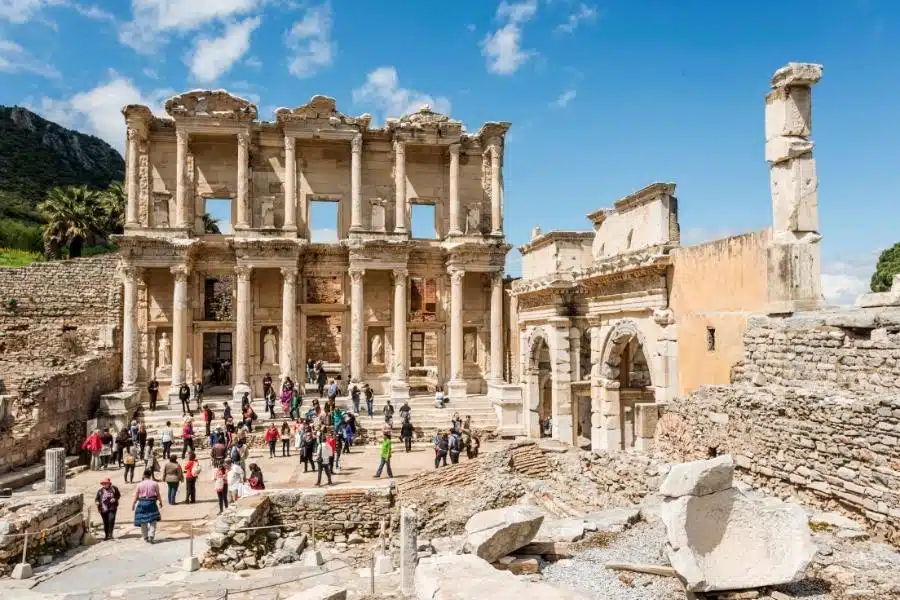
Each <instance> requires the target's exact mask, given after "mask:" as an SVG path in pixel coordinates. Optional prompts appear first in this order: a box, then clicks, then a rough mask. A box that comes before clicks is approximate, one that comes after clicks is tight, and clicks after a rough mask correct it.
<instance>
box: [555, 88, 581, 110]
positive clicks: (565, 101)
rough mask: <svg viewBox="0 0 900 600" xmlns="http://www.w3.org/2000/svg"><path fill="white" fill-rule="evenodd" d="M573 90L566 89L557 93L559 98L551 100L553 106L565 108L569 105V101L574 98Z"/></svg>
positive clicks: (574, 92)
mask: <svg viewBox="0 0 900 600" xmlns="http://www.w3.org/2000/svg"><path fill="white" fill-rule="evenodd" d="M575 94H576V91H575V90H566V91H565V92H563V93H562V94H560V95H559V98H557V99H556V100H554V101H553V106H555V107H556V108H565V107H567V106H568V105H569V102H571V101H572V100H574V99H575Z"/></svg>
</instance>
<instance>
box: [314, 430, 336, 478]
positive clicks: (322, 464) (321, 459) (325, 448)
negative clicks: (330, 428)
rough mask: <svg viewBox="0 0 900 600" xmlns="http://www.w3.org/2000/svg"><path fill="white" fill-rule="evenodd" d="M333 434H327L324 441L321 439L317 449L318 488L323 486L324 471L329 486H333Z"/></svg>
mask: <svg viewBox="0 0 900 600" xmlns="http://www.w3.org/2000/svg"><path fill="white" fill-rule="evenodd" d="M331 443H332V440H331V434H330V433H327V434H325V437H324V439H323V438H320V439H319V444H318V446H317V447H316V450H315V455H316V462H317V463H318V464H319V468H318V471H319V477H318V478H317V479H316V487H319V486H320V485H322V471H324V472H325V475H327V476H328V485H332V482H331V464H332V461H334V447H333V446H332V445H331Z"/></svg>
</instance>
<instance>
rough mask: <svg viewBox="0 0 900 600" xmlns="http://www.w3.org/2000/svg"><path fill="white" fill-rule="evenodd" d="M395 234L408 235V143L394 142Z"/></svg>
mask: <svg viewBox="0 0 900 600" xmlns="http://www.w3.org/2000/svg"><path fill="white" fill-rule="evenodd" d="M394 189H395V196H394V232H396V233H406V142H403V141H401V140H394Z"/></svg>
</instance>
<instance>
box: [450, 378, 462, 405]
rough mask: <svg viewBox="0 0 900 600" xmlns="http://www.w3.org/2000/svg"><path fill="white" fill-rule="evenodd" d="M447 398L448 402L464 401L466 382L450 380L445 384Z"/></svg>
mask: <svg viewBox="0 0 900 600" xmlns="http://www.w3.org/2000/svg"><path fill="white" fill-rule="evenodd" d="M447 397H448V398H450V401H451V402H452V401H454V400H465V399H466V382H465V380H464V379H451V380H450V381H448V382H447Z"/></svg>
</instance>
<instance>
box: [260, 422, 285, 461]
mask: <svg viewBox="0 0 900 600" xmlns="http://www.w3.org/2000/svg"><path fill="white" fill-rule="evenodd" d="M264 439H265V440H266V441H267V442H268V443H269V458H275V444H276V443H277V442H278V440H280V439H281V434H280V433H278V427H276V426H275V423H272V424H271V425H269V428H268V429H266V436H265V438H264Z"/></svg>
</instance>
